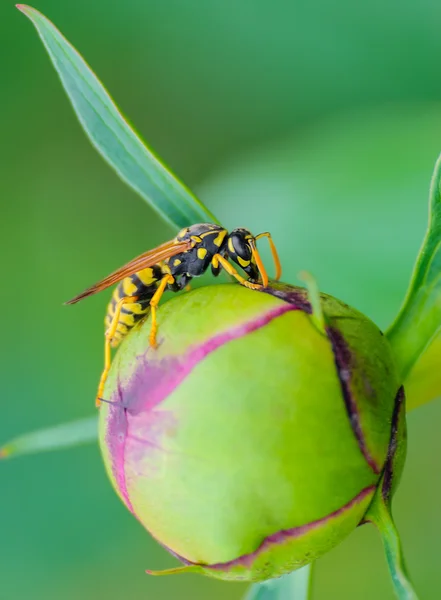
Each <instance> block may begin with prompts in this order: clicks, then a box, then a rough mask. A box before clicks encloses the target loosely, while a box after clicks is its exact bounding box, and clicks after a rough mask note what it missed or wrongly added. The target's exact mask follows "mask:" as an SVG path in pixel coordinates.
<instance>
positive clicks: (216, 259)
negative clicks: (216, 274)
mask: <svg viewBox="0 0 441 600" xmlns="http://www.w3.org/2000/svg"><path fill="white" fill-rule="evenodd" d="M211 263H212V265H213V266H214V268H215V269H217V268H218V267H219V265H221V266H222V267H223V268H224V269H225V271H226V272H227V273H228V275H232V276H233V277H234V278H235V279H237V281H238V282H239V283H240V284H242V285H244V286H245V287H247V288H250V290H261V289H262V288H263V286H262V285H260V284H259V283H252V282H251V281H248V280H247V279H245V277H242V275H239V273H238V272H237V271H236V269H235V268H234V267H233V266H232V265H230V263H229V262H228V261H227V259H226V258H224V257H223V256H222V255H221V254H215V255H214V256H213V258H212V259H211Z"/></svg>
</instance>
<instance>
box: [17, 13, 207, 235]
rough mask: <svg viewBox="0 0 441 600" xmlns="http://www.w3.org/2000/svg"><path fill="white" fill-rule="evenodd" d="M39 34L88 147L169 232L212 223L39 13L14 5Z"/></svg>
mask: <svg viewBox="0 0 441 600" xmlns="http://www.w3.org/2000/svg"><path fill="white" fill-rule="evenodd" d="M17 8H18V9H19V10H20V11H21V12H22V13H24V14H25V15H26V16H27V17H29V19H30V20H31V21H32V23H33V24H34V25H35V28H36V29H37V31H38V34H39V36H40V38H41V40H42V41H43V44H44V46H45V47H46V50H47V52H48V54H49V56H50V58H51V60H52V63H53V65H54V67H55V69H56V70H57V72H58V75H59V76H60V79H61V82H62V84H63V86H64V89H65V90H66V92H67V95H68V97H69V99H70V101H71V103H72V106H73V108H74V110H75V112H76V114H77V117H78V119H79V121H80V123H81V125H82V126H83V129H84V131H85V132H86V134H87V135H88V136H89V139H90V140H91V142H92V144H93V145H94V146H95V148H96V149H97V150H98V152H100V154H101V155H102V156H103V157H104V159H105V160H106V161H107V162H108V163H109V164H110V166H111V167H113V169H115V171H116V172H117V173H118V175H119V176H120V177H121V179H122V180H123V181H125V182H126V183H127V184H128V185H129V186H131V187H132V188H133V189H134V190H135V191H136V192H138V193H139V194H140V195H141V196H142V197H143V198H144V199H145V200H147V202H148V203H149V204H150V205H151V206H152V207H153V208H154V209H155V210H156V211H157V212H158V213H159V214H160V215H161V216H162V217H163V218H164V219H165V220H167V221H168V222H169V223H170V224H171V225H172V226H173V227H174V228H178V229H180V228H181V227H187V226H188V225H192V224H194V223H199V222H205V221H208V222H211V223H217V222H218V221H217V220H216V219H215V217H214V216H213V215H212V214H211V213H210V212H209V211H208V210H207V208H205V206H204V205H203V204H202V203H201V202H200V201H199V200H198V199H197V198H196V197H195V196H194V195H193V194H192V193H191V192H190V191H189V190H188V189H187V188H186V187H185V186H184V185H183V184H182V183H181V182H180V181H179V180H178V179H177V178H176V177H175V176H174V175H173V174H172V173H171V172H170V171H169V170H168V169H167V168H166V167H165V166H164V164H163V163H162V162H161V161H160V160H159V158H158V157H157V156H155V155H154V154H153V152H152V151H151V150H150V149H149V148H148V147H147V146H146V145H145V144H144V143H143V141H142V140H141V138H140V136H139V135H138V134H137V133H136V132H135V131H134V129H133V128H132V127H131V126H130V125H129V123H128V122H127V121H126V119H125V118H124V117H123V115H122V114H121V112H120V111H119V110H118V108H117V106H116V104H115V103H114V101H113V100H112V98H111V97H110V96H109V94H108V92H107V91H106V89H105V88H104V86H103V85H102V83H101V82H100V81H99V80H98V78H97V77H96V75H95V74H94V73H93V71H92V70H91V69H90V67H89V66H88V65H87V63H86V62H85V61H84V59H83V58H82V57H81V55H80V54H79V53H78V52H77V51H76V50H75V48H74V47H73V46H72V45H71V44H70V43H69V42H68V41H67V40H66V38H64V37H63V35H62V34H61V33H60V32H59V31H58V29H57V28H56V27H55V26H54V25H53V24H52V23H51V22H50V21H49V20H48V19H47V18H46V17H45V16H44V15H42V14H41V13H40V12H38V11H37V10H35V9H34V8H31V7H30V6H26V5H24V4H17Z"/></svg>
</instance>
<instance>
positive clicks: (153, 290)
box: [66, 223, 281, 406]
mask: <svg viewBox="0 0 441 600" xmlns="http://www.w3.org/2000/svg"><path fill="white" fill-rule="evenodd" d="M262 237H266V238H268V241H269V243H270V247H271V252H272V255H273V260H274V264H275V267H276V279H279V278H280V276H281V266H280V260H279V257H278V254H277V250H276V247H275V245H274V242H273V240H272V238H271V235H270V234H269V233H268V232H264V233H260V234H259V235H257V236H253V235H252V233H251V232H250V231H248V229H243V228H238V229H234V230H233V231H231V233H228V231H227V230H226V229H224V228H223V227H220V226H219V225H212V224H210V223H199V224H197V225H192V226H191V227H185V228H184V229H182V230H181V231H180V232H179V233H178V235H177V236H176V237H175V238H174V239H173V240H170V241H169V242H166V243H165V244H162V245H161V246H158V247H157V248H154V249H153V250H149V251H148V252H145V253H144V254H141V255H140V256H138V257H136V258H134V259H133V260H131V261H130V262H129V263H127V264H126V265H124V266H123V267H121V268H120V269H117V270H116V271H114V272H113V273H111V274H110V275H108V277H106V278H105V279H102V280H101V281H99V282H98V283H96V284H95V285H92V286H91V287H89V288H87V290H85V291H84V292H82V293H81V294H79V295H78V296H75V298H72V300H69V301H68V302H66V304H75V303H76V302H79V301H80V300H83V299H84V298H87V297H88V296H92V295H93V294H96V293H97V292H101V291H102V290H104V289H106V288H108V287H109V286H111V285H113V284H114V283H117V282H120V283H119V285H118V286H117V287H116V289H115V291H114V292H113V295H112V299H111V300H110V303H109V305H108V307H107V314H106V318H105V326H106V333H105V346H104V369H103V372H102V374H101V378H100V383H99V386H98V394H97V398H96V405H97V406H99V405H100V401H101V398H102V395H103V390H104V384H105V382H106V379H107V375H108V373H109V370H110V365H111V348H112V347H113V348H115V347H116V346H118V344H119V343H120V342H121V340H122V339H123V338H124V337H125V336H126V335H127V333H128V332H129V331H130V329H132V327H134V325H135V324H136V323H137V322H138V321H139V320H140V319H142V318H143V317H145V316H146V314H147V313H148V312H149V311H151V315H152V327H151V330H150V344H151V346H153V347H156V334H157V331H158V322H157V314H156V312H157V306H158V304H159V301H160V299H161V296H162V294H163V293H164V291H165V290H166V289H168V290H171V291H173V292H178V291H180V290H182V289H184V288H185V287H186V286H187V285H188V284H189V282H190V281H191V280H192V279H193V277H199V276H200V275H203V274H204V273H205V271H206V270H207V269H208V267H210V266H211V271H212V273H213V275H214V276H217V275H219V273H220V271H221V270H222V269H224V270H225V271H226V272H227V273H228V274H229V275H232V276H233V277H234V278H235V279H236V280H237V281H238V282H239V283H240V284H241V285H244V286H245V287H247V288H250V289H252V290H259V289H263V288H265V287H267V285H268V275H267V273H266V270H265V267H264V266H263V263H262V260H261V258H260V255H259V252H258V251H257V247H256V241H257V240H258V239H259V238H262ZM229 261H232V262H233V263H235V264H236V265H238V266H239V267H240V268H241V269H242V270H243V271H244V273H245V274H246V275H247V278H245V277H242V275H240V274H239V273H238V271H237V270H236V269H235V268H234V266H233V265H232V264H231V263H230V262H229Z"/></svg>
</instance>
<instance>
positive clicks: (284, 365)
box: [100, 283, 405, 581]
mask: <svg viewBox="0 0 441 600" xmlns="http://www.w3.org/2000/svg"><path fill="white" fill-rule="evenodd" d="M265 292H266V293H262V292H257V291H252V290H249V289H246V288H244V287H242V286H240V285H237V284H228V285H215V286H210V287H204V288H199V289H197V290H194V291H192V292H188V293H183V294H179V295H177V296H175V297H174V298H172V299H171V300H170V301H168V302H167V303H165V304H164V305H161V307H160V309H159V311H158V321H159V331H158V347H157V348H152V347H150V346H149V332H150V326H151V322H150V319H147V320H146V321H145V322H144V323H143V324H141V325H140V326H139V327H137V328H135V329H134V330H133V331H132V332H131V334H129V336H128V337H127V338H126V339H125V340H124V341H123V342H122V344H121V347H120V349H119V350H118V352H117V354H116V357H115V359H114V363H113V365H112V368H111V372H110V375H109V378H108V380H107V384H106V387H105V393H104V398H105V399H106V400H107V401H108V402H105V403H103V404H102V406H101V409H100V443H101V449H102V453H103V456H104V461H105V464H106V468H107V471H108V474H109V476H110V479H111V481H112V483H113V486H114V487H115V489H116V491H117V493H118V495H119V496H120V498H121V500H122V501H123V502H124V504H125V505H126V506H127V508H128V509H129V510H130V511H131V512H132V513H133V514H134V515H135V516H136V518H137V519H138V520H139V521H140V522H141V523H142V524H143V525H144V527H145V528H146V529H147V530H148V531H149V532H150V533H151V534H152V535H153V537H154V538H156V539H157V540H158V541H159V542H160V543H161V544H162V545H163V546H165V547H166V548H167V549H168V550H170V552H172V554H174V555H175V556H176V557H177V558H179V559H180V560H181V561H182V562H183V563H184V564H185V565H186V566H185V567H182V568H181V569H179V570H188V571H199V572H204V573H206V574H209V575H212V576H214V577H218V578H222V579H242V580H250V581H257V580H263V579H267V578H271V577H276V576H278V575H282V574H284V573H287V572H290V571H292V570H294V569H296V568H298V567H301V566H303V565H304V564H306V563H309V562H311V561H312V560H314V559H316V558H318V557H319V556H321V555H322V554H323V553H324V552H326V551H328V550H329V549H331V548H332V547H333V546H335V545H336V544H337V543H339V542H340V541H341V540H342V539H343V538H345V537H346V536H347V535H348V534H349V533H350V532H351V531H352V530H353V529H354V528H355V527H356V526H357V525H358V524H360V522H362V520H363V516H364V515H365V513H366V510H367V508H368V506H369V504H370V502H371V500H372V498H373V496H374V493H375V491H376V487H377V485H378V483H379V480H380V477H381V475H382V473H383V471H384V469H385V467H386V464H388V465H389V468H390V464H391V462H390V456H389V457H388V452H389V450H390V448H389V446H390V440H391V434H392V431H396V430H397V424H396V423H394V422H393V418H394V407H395V403H396V399H397V398H399V397H400V393H399V389H400V382H399V380H398V375H397V372H396V369H395V365H394V359H393V356H392V353H391V349H390V347H389V344H388V342H387V340H386V338H385V337H384V336H383V334H382V333H381V332H380V331H379V329H378V328H377V327H376V326H375V325H374V324H373V323H372V322H371V321H369V320H368V319H367V318H366V317H365V316H363V315H362V314H360V313H359V312H357V311H355V310H354V309H352V308H350V307H349V306H347V305H346V304H344V303H342V302H340V301H338V300H336V299H335V298H332V297H330V296H326V295H322V296H321V304H322V310H323V313H324V319H325V323H326V328H325V330H320V329H319V328H318V327H317V326H316V323H315V322H314V320H313V319H312V317H311V312H312V308H311V304H310V303H309V300H308V296H307V293H306V291H305V290H303V289H302V288H298V287H293V286H287V285H284V284H277V283H272V284H271V286H270V288H268V289H267V290H265ZM401 397H402V395H401ZM397 412H398V411H395V413H397ZM400 431H401V435H400V439H399V440H398V441H397V440H396V439H395V438H394V448H393V450H394V451H395V450H396V449H397V448H399V449H400V453H399V456H400V461H399V462H400V464H399V465H396V468H397V469H398V470H400V469H401V467H402V463H403V460H404V454H405V453H404V448H405V439H404V438H405V435H404V428H403V427H402V428H401V430H400ZM395 437H396V436H395ZM389 454H390V452H389ZM388 461H389V462H388Z"/></svg>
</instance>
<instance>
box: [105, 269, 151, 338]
mask: <svg viewBox="0 0 441 600" xmlns="http://www.w3.org/2000/svg"><path fill="white" fill-rule="evenodd" d="M161 278H162V269H161V268H160V266H159V265H158V266H157V265H155V266H153V267H149V268H147V269H143V270H142V271H139V272H138V273H135V274H134V275H131V276H130V277H126V278H125V279H123V280H122V281H121V283H120V284H119V285H118V286H117V287H116V288H115V291H114V292H113V294H112V298H111V300H110V302H109V305H108V307H107V313H106V318H105V321H104V323H105V326H106V329H108V328H109V327H110V324H111V323H112V319H113V316H114V314H115V309H116V306H117V304H118V302H119V301H120V300H121V299H122V298H127V297H136V298H137V300H136V301H135V302H130V303H125V304H124V306H123V307H122V309H121V312H120V316H119V319H118V325H117V328H116V331H115V333H114V336H113V338H112V342H111V345H112V346H113V347H115V346H118V344H119V343H120V342H121V340H122V339H123V338H124V337H125V336H126V335H127V333H128V332H129V331H130V329H132V327H134V326H135V325H136V323H137V322H138V321H140V320H141V319H142V318H143V317H144V316H145V315H146V314H147V313H148V312H149V308H150V300H151V299H152V297H153V295H154V293H155V292H156V290H157V287H158V281H160V280H161Z"/></svg>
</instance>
